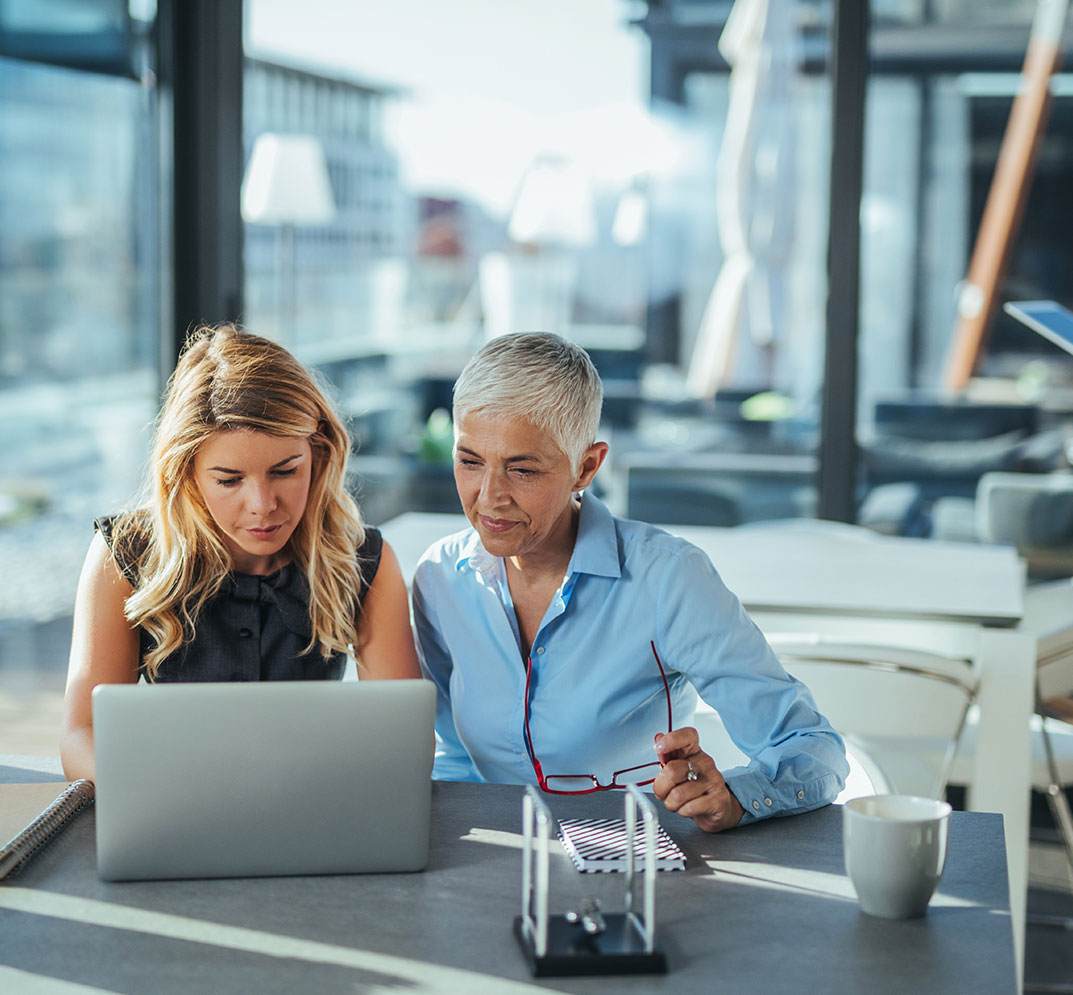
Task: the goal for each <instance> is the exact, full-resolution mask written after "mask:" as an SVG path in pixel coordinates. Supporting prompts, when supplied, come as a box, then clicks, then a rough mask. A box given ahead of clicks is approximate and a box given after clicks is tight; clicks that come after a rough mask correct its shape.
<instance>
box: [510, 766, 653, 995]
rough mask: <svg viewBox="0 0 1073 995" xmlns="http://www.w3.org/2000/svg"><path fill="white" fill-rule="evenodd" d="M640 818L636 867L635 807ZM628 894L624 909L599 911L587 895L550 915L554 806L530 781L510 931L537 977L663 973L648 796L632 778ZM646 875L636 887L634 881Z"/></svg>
mask: <svg viewBox="0 0 1073 995" xmlns="http://www.w3.org/2000/svg"><path fill="white" fill-rule="evenodd" d="M638 808H640V810H641V818H642V821H643V823H644V829H643V831H644V851H643V857H642V859H641V861H640V865H641V866H640V867H639V868H635V857H634V841H635V839H636V834H637V810H638ZM625 820H626V897H625V907H624V910H623V911H622V912H611V913H606V914H601V912H600V907H599V903H597V902H595V900H593V899H585V900H584V901H583V902H582V903H581V905H580V906H579V909H577V910H571V911H569V912H567V913H566V914H564V915H556V916H554V917H550V916H549V915H548V838H549V835H550V827H551V825H552V820H551V812H549V811H548V806H547V805H546V804H545V802H544V800H543V798H541V797H540V794H539V793H538V791H537V789H536V788H534V787H532V786H530V787H527V788H526V790H525V797H524V798H523V800H522V823H523V826H522V833H523V849H522V914H521V915H520V916H517V917H516V918H515V920H514V935H515V936H516V937H517V938H518V942H519V943H520V944H521V947H522V950H523V951H524V952H525V955H526V957H527V958H528V960H529V967H530V970H531V971H532V972H533V975H534V976H535V977H553V976H567V975H577V974H664V973H666V971H667V958H666V956H665V955H664V953H663V951H662V950H658V949H656V945H655V933H656V830H657V828H658V825H659V820H658V818H657V816H656V810H655V809H654V808H653V806H652V803H651V802H650V801H649V800H648V799H647V798H646V797H645V796H644V794H643V793H642V792H641V791H640V789H639V788H637V787H635V786H634V785H630V787H628V788H627V789H626V797H625ZM639 879H643V881H642V887H641V889H640V891H641V893H640V894H638V890H639V889H638V881H639Z"/></svg>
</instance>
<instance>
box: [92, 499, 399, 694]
mask: <svg viewBox="0 0 1073 995" xmlns="http://www.w3.org/2000/svg"><path fill="white" fill-rule="evenodd" d="M114 521H115V520H114V519H113V518H99V519H97V521H95V522H94V523H93V524H94V526H95V527H96V528H97V529H98V530H99V531H100V533H101V535H102V536H103V537H104V541H105V542H106V543H107V544H108V548H109V549H110V550H111V552H112V556H113V557H114V558H115V561H116V564H117V565H118V566H119V568H120V570H122V571H123V575H124V576H125V577H126V578H127V580H129V581H130V582H131V584H132V585H134V586H135V587H137V584H138V570H137V563H136V559H135V556H133V555H132V554H131V551H130V550H125V549H123V548H117V546H116V544H115V542H114V541H113V524H114ZM383 544H384V540H383V538H382V537H381V535H380V532H379V530H377V529H373V528H366V529H365V542H364V543H363V544H362V546H361V548H360V549H359V550H358V551H357V561H358V575H359V577H360V579H361V594H360V595H359V600H360V601H363V600H364V598H365V592H366V591H368V589H369V585H370V584H372V582H373V578H374V577H375V576H376V571H377V569H378V568H379V566H380V554H381V551H382V550H383ZM139 632H140V637H141V659H142V660H143V661H144V660H145V656H146V654H147V653H148V652H149V650H151V649H152V645H153V643H152V640H151V638H150V637H149V634H148V633H147V632H146V631H145V630H144V629H141V630H139ZM311 636H312V627H311V626H310V622H309V585H308V583H307V582H306V579H305V577H304V576H303V575H302V574H301V573H300V572H299V570H298V569H297V568H296V567H295V565H294V564H293V563H288V564H287V565H286V566H285V567H282V568H281V569H279V570H277V571H276V572H275V573H271V574H266V575H264V576H256V575H254V574H242V573H232V574H231V575H230V576H229V577H228V578H227V580H226V581H224V585H223V587H222V588H221V589H220V592H219V594H217V595H216V597H215V598H213V599H212V600H211V601H208V602H206V604H205V606H204V607H203V608H202V610H201V614H200V615H198V618H197V623H196V626H195V631H194V635H193V638H192V639H189V640H187V642H186V643H185V644H184V645H183V646H182V647H181V648H180V649H178V650H176V651H175V652H174V653H172V654H171V656H169V657H167V658H166V659H165V660H164V662H163V663H162V664H161V665H160V669H159V671H158V672H157V676H156V678H155V681H156V682H157V683H164V682H167V681H308V680H312V681H317V680H321V681H328V680H339V679H340V678H341V677H342V676H343V670H344V669H345V667H346V654H345V653H336V654H334V655H333V656H331V657H328V658H325V657H323V656H321V655H320V653H319V651H318V650H317V649H316V648H314V649H313V651H312V652H310V653H304V652H303V651H304V650H305V648H306V646H307V645H308V644H309V641H310V638H311Z"/></svg>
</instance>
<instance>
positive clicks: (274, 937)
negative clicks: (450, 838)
mask: <svg viewBox="0 0 1073 995" xmlns="http://www.w3.org/2000/svg"><path fill="white" fill-rule="evenodd" d="M0 908H5V909H10V910H11V911H13V912H27V913H31V914H33V915H39V916H51V917H52V918H55V919H67V920H70V921H72V922H78V923H85V924H90V925H93V926H102V927H104V928H106V929H122V930H128V931H130V932H134V933H147V934H151V935H153V936H162V937H166V938H168V939H172V940H185V941H187V942H190V943H201V944H206V945H209V946H214V947H225V948H227V949H230V950H243V951H245V952H247V953H253V954H261V955H263V956H265V957H275V958H279V959H287V960H304V961H310V962H312V963H318V964H334V965H337V966H339V967H350V968H355V969H357V970H361V971H375V972H378V973H380V974H384V975H393V976H394V978H395V979H397V980H398V981H403V982H406V983H407V984H408V985H410V986H412V991H413V992H414V993H415V995H416V993H420V992H444V993H457V992H462V991H464V992H466V993H467V995H469V993H472V995H499V993H503V995H510V993H512V992H518V993H529V992H536V991H543V990H544V989H542V988H541V987H540V986H537V985H530V984H526V983H525V982H521V981H511V980H510V979H509V978H500V977H494V976H491V975H485V974H477V973H476V972H473V971H466V970H463V969H461V968H456V967H444V966H441V965H438V964H427V963H424V962H422V961H417V960H408V959H407V958H404V957H396V956H393V955H392V954H380V953H376V952H374V951H370V950H357V949H352V948H350V947H340V946H336V945H335V944H331V943H319V942H317V941H315V940H301V939H296V938H295V937H291V936H284V935H281V934H279V933H269V932H266V931H263V930H257V929H246V928H244V927H241V926H228V925H226V924H224V923H217V922H211V921H209V920H202V919H191V918H189V917H188V916H178V915H172V914H171V913H167V912H152V911H149V910H147V909H138V908H132V907H130V906H126V905H113V904H112V903H110V902H102V901H100V900H98V899H95V898H77V897H75V896H72V895H56V894H51V893H48V892H42V891H36V890H34V889H32V888H20V887H10V886H5V887H4V888H3V889H0ZM31 977H36V976H35V975H31ZM0 980H2V976H0ZM16 990H20V989H16ZM42 990H44V989H42ZM398 990H399V988H398V984H397V983H392V984H388V985H384V986H382V987H381V986H376V987H364V988H363V991H364V992H365V993H366V995H377V993H383V995H398ZM60 991H61V995H66V993H67V991H68V989H66V988H64V989H61V990H60ZM70 991H71V992H72V995H74V993H76V992H77V991H78V989H74V988H72V989H70ZM85 991H86V992H95V991H98V989H85Z"/></svg>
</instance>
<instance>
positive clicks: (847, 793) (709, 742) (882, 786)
mask: <svg viewBox="0 0 1073 995" xmlns="http://www.w3.org/2000/svg"><path fill="white" fill-rule="evenodd" d="M693 723H694V725H695V726H696V728H697V732H698V734H699V735H700V745H701V749H702V750H704V752H705V753H707V754H708V755H709V756H710V757H711V758H712V759H713V760H714V761H715V765H716V766H717V767H718V768H719V769H720V770H726V769H728V768H730V767H738V766H744V765H745V764H746V763H748V761H749V758H748V757H747V756H746V755H745V754H744V753H742V752H741V750H739V749H738V747H737V746H736V745H735V744H734V741H733V740H732V739H731V738H730V733H728V732H727V730H726V726H724V725H723V720H722V718H721V717H720V715H719V713H718V712H717V711H716V710H715V709H714V708H712V707H711V706H710V705H708V704H706V703H705V702H703V701H702V702H699V703H698V705H697V713H696V715H695V716H694V718H693ZM845 742H846V760H847V761H848V762H849V775H848V776H847V777H846V783H845V786H844V787H843V788H842V791H841V792H840V793H839V795H838V797H837V798H836V799H835V804H836V805H841V804H843V803H844V802H847V801H849V800H850V799H851V798H860V797H863V796H866V795H884V794H888V793H890V791H892V790H893V786H892V782H891V779H890V778H889V777H888V775H887V773H886V771H884V770H883V768H882V767H881V765H880V764H879V762H878V761H877V760H876V758H875V757H874V756H872V755H871V753H869V751H868V750H867V749H866V748H865V747H864V746H863V745H862V744H861V743H859V742H858V741H857V740H856V739H855V738H854V737H852V736H847V737H846V738H845Z"/></svg>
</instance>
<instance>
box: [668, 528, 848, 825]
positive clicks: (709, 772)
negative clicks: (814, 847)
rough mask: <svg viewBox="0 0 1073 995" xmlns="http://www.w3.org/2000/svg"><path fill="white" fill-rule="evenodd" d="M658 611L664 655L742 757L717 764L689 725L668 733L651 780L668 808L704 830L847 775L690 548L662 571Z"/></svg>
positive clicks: (837, 743)
mask: <svg viewBox="0 0 1073 995" xmlns="http://www.w3.org/2000/svg"><path fill="white" fill-rule="evenodd" d="M658 618H659V628H658V632H659V633H660V636H659V638H660V639H662V640H663V641H664V644H665V645H666V648H667V655H668V657H669V660H668V661H667V662H668V663H669V664H670V665H671V666H672V667H675V668H676V669H677V670H679V671H681V672H682V673H683V674H685V675H686V676H687V677H688V678H689V679H690V681H691V682H692V684H693V685H694V687H695V688H696V689H697V691H698V692H699V693H700V695H701V697H702V698H704V700H705V701H706V702H708V703H709V704H710V705H711V706H712V707H713V708H715V709H716V710H717V711H718V712H719V714H720V717H721V718H722V719H723V722H724V724H725V726H726V728H727V731H728V732H729V734H730V736H731V738H732V739H733V740H734V742H735V744H736V745H737V746H738V748H739V749H740V750H741V751H742V752H743V753H745V754H746V755H747V756H748V757H749V758H750V760H749V764H748V765H747V766H745V767H736V768H733V769H731V770H727V771H719V770H718V768H717V765H716V764H715V762H714V761H713V760H712V758H711V757H710V756H708V755H707V754H706V753H704V752H703V751H702V750H701V748H700V744H699V742H698V741H697V734H696V732H695V731H694V730H693V729H679V730H675V731H673V732H671V733H668V734H667V735H666V736H665V737H663V740H662V743H661V744H660V746H658V747H657V750H658V752H659V753H660V754H661V759H663V760H665V761H668V763H667V766H666V767H664V769H663V771H662V772H661V774H660V777H659V779H657V782H656V784H655V785H654V790H655V791H656V793H657V794H658V795H659V794H660V792H661V791H662V792H663V793H664V794H663V795H661V797H664V798H665V802H666V804H667V806H668V808H672V810H674V811H679V812H681V814H683V815H688V816H689V817H690V818H692V819H693V820H694V821H695V822H696V823H697V824H698V825H699V826H701V828H704V829H707V830H709V831H714V830H718V829H722V828H727V827H728V826H730V825H735V824H737V823H738V822H739V821H740V822H751V821H755V820H756V819H759V818H765V817H767V816H772V815H790V814H793V813H795V812H806V811H809V810H810V809H814V808H818V807H819V806H821V805H826V804H828V803H829V802H831V801H833V800H834V798H835V797H836V796H837V794H838V792H839V790H840V789H841V787H842V785H843V783H844V780H845V776H846V774H847V773H848V765H847V763H846V756H845V748H844V746H843V744H842V740H841V738H840V737H839V736H838V734H837V733H836V732H835V731H834V730H833V729H832V728H831V726H830V724H829V723H828V722H827V720H826V719H825V718H824V717H823V716H822V715H821V714H820V713H819V711H818V710H817V709H816V705H815V702H814V701H813V700H812V696H811V695H810V694H809V692H808V689H807V688H806V687H805V686H804V685H803V684H801V682H800V681H797V680H795V679H794V678H793V677H791V676H790V675H789V674H787V673H786V671H785V670H784V669H783V667H782V665H781V664H780V663H779V660H778V658H777V657H776V656H775V654H774V652H773V651H772V650H771V647H770V646H768V644H767V641H766V640H765V639H764V637H763V634H762V633H761V632H760V630H759V629H758V628H757V627H756V625H755V623H754V622H753V621H752V619H750V618H749V616H748V615H747V614H746V612H745V610H744V608H742V606H741V603H740V602H739V601H738V599H737V598H736V597H735V596H734V595H733V594H732V593H731V592H730V591H728V590H727V588H726V586H725V585H724V584H723V582H722V580H721V579H720V578H719V575H718V573H717V572H716V571H715V569H714V567H713V566H712V564H711V561H710V560H709V559H708V557H707V556H706V555H705V554H704V553H703V552H701V551H700V550H698V549H696V548H695V547H686V549H685V550H684V551H683V555H682V556H681V557H680V558H679V559H678V562H677V563H676V564H675V569H674V570H673V571H670V572H669V574H668V581H667V583H666V584H665V585H664V588H663V590H662V592H661V596H660V599H659V605H658ZM690 761H692V765H693V771H694V772H695V774H696V779H695V780H691V779H689V777H688V775H689V773H690V771H689V764H690ZM743 813H744V814H743Z"/></svg>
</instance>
